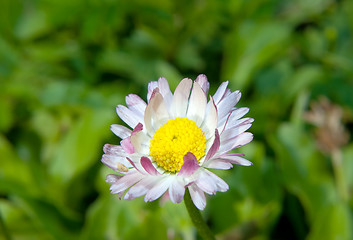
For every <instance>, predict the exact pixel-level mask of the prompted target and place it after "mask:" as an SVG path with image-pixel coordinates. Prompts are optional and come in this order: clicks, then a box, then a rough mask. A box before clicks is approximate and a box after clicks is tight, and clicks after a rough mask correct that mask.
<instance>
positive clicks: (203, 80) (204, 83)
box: [195, 74, 210, 96]
mask: <svg viewBox="0 0 353 240" xmlns="http://www.w3.org/2000/svg"><path fill="white" fill-rule="evenodd" d="M195 82H197V83H198V84H199V85H200V87H201V88H202V90H203V91H204V93H205V95H206V96H207V94H208V90H209V89H210V83H209V82H208V80H207V77H206V75H205V74H200V75H198V76H197V78H196V80H195Z"/></svg>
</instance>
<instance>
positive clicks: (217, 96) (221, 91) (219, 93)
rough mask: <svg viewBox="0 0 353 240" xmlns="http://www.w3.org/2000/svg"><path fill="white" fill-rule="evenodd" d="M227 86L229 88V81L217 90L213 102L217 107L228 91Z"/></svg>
mask: <svg viewBox="0 0 353 240" xmlns="http://www.w3.org/2000/svg"><path fill="white" fill-rule="evenodd" d="M227 86H228V81H226V82H223V83H222V84H221V85H220V86H219V87H218V89H217V91H216V93H215V95H213V100H214V102H215V104H216V105H218V103H219V102H220V101H221V99H222V98H223V96H224V94H225V93H226V90H227Z"/></svg>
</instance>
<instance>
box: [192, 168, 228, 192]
mask: <svg viewBox="0 0 353 240" xmlns="http://www.w3.org/2000/svg"><path fill="white" fill-rule="evenodd" d="M195 184H196V185H197V186H198V187H199V188H200V189H201V190H203V191H204V192H206V193H208V194H216V192H217V191H219V192H225V191H227V190H228V189H229V187H228V184H227V183H226V182H225V181H223V180H222V179H221V178H220V177H218V176H216V175H215V174H214V173H212V172H210V171H208V170H206V169H203V171H200V175H199V176H198V179H197V180H196V181H195Z"/></svg>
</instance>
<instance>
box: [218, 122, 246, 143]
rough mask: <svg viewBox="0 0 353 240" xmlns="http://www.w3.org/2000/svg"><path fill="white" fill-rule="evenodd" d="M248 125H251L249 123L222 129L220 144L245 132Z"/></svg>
mask: <svg viewBox="0 0 353 240" xmlns="http://www.w3.org/2000/svg"><path fill="white" fill-rule="evenodd" d="M250 127H251V123H249V124H244V125H241V126H238V127H233V128H230V129H227V130H224V131H223V133H222V134H221V144H222V143H224V142H228V141H231V139H234V138H235V137H236V136H238V135H239V134H241V133H243V132H245V131H246V130H248V129H249V128H250Z"/></svg>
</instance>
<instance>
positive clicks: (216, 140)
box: [204, 129, 221, 162]
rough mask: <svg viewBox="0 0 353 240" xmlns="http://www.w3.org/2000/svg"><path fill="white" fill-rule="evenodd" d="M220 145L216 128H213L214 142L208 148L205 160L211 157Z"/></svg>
mask: <svg viewBox="0 0 353 240" xmlns="http://www.w3.org/2000/svg"><path fill="white" fill-rule="evenodd" d="M220 145H221V142H220V139H219V133H218V130H217V129H216V130H215V139H214V142H213V144H212V146H211V148H210V150H208V152H207V155H206V158H205V161H204V162H207V161H208V160H209V159H210V158H212V157H213V156H214V155H215V154H216V153H217V151H218V149H219V146H220Z"/></svg>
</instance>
